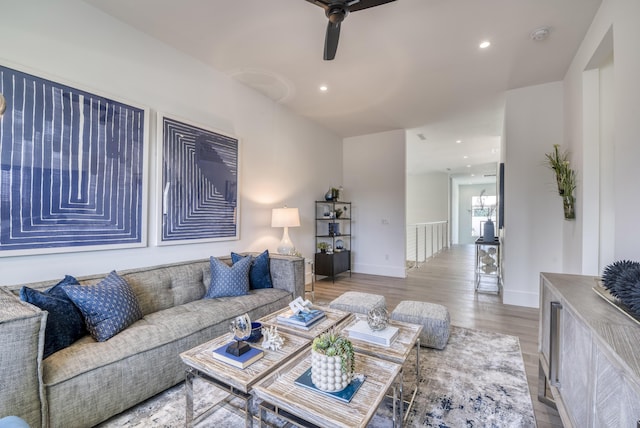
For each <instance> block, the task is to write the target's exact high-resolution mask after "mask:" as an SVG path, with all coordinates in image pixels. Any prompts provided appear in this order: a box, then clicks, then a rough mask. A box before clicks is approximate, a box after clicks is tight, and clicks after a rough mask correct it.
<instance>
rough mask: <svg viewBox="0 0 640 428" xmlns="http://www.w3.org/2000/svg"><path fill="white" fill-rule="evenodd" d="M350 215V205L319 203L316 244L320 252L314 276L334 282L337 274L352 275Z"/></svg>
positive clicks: (330, 202) (316, 258)
mask: <svg viewBox="0 0 640 428" xmlns="http://www.w3.org/2000/svg"><path fill="white" fill-rule="evenodd" d="M327 213H328V215H327ZM338 213H340V215H338ZM351 213H352V211H351V202H344V201H337V200H330V201H326V200H325V201H316V203H315V231H316V235H315V243H316V248H317V249H318V250H319V252H317V253H316V254H315V258H314V268H315V269H314V273H315V275H322V276H328V277H331V278H332V279H333V280H334V281H335V277H336V275H337V274H339V273H342V272H347V271H349V273H351V251H350V249H351V238H352V236H351V230H352V229H351V220H352V219H351Z"/></svg>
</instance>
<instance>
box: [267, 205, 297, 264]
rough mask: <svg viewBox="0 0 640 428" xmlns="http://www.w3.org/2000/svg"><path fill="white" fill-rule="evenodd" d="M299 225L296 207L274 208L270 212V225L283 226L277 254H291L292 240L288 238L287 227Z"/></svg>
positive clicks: (292, 248)
mask: <svg viewBox="0 0 640 428" xmlns="http://www.w3.org/2000/svg"><path fill="white" fill-rule="evenodd" d="M299 226H300V213H299V212H298V209H297V208H287V207H284V208H274V209H273V210H272V212H271V227H284V233H283V234H282V241H280V245H279V246H278V253H279V254H291V253H292V252H293V250H294V248H295V247H294V246H293V242H291V239H290V238H289V228H290V227H299Z"/></svg>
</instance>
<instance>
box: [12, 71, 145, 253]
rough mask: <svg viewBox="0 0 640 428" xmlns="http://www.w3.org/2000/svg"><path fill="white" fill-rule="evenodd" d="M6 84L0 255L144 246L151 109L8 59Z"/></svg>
mask: <svg viewBox="0 0 640 428" xmlns="http://www.w3.org/2000/svg"><path fill="white" fill-rule="evenodd" d="M0 92H2V94H3V95H4V97H5V98H6V100H7V110H6V112H5V113H4V115H2V116H1V117H0V168H1V169H0V256H2V255H7V254H8V253H9V252H10V251H14V250H33V251H34V252H47V251H46V249H57V250H58V251H78V250H80V249H79V248H76V247H85V246H97V247H103V246H114V247H116V246H117V247H122V246H141V245H144V244H146V243H145V242H143V241H144V237H145V236H146V235H145V234H144V233H143V227H144V219H143V214H144V212H143V211H144V200H143V197H144V178H143V169H144V156H143V155H144V138H145V135H144V131H145V111H144V110H143V109H140V108H135V107H131V106H128V105H126V104H123V103H120V102H117V101H113V100H110V99H107V98H104V97H100V96H97V95H94V94H91V93H88V92H85V91H82V90H79V89H74V88H72V87H69V86H66V85H62V84H59V83H55V82H52V81H50V80H46V79H42V78H39V77H36V76H33V75H30V74H26V73H23V72H20V71H17V70H12V69H10V68H6V67H2V66H0ZM65 248H66V250H65ZM38 250H40V251H38ZM3 252H4V254H3Z"/></svg>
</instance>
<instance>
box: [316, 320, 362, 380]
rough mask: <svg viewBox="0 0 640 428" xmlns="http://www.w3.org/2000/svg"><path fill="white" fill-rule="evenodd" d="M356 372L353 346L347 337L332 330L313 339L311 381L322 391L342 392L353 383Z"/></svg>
mask: <svg viewBox="0 0 640 428" xmlns="http://www.w3.org/2000/svg"><path fill="white" fill-rule="evenodd" d="M354 371H355V355H354V351H353V345H352V344H351V342H350V341H349V339H347V338H346V337H344V336H342V335H339V334H337V333H335V331H333V330H330V331H328V332H326V333H323V334H321V335H319V336H318V337H316V338H315V339H313V344H312V346H311V380H312V381H313V384H314V385H315V386H316V388H318V389H320V390H322V391H329V392H335V391H342V390H343V389H345V388H346V387H347V386H349V384H350V383H351V380H352V379H353V373H354Z"/></svg>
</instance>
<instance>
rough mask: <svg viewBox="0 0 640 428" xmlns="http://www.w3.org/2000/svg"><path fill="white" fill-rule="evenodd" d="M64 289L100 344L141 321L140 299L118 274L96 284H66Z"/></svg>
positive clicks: (112, 274)
mask: <svg viewBox="0 0 640 428" xmlns="http://www.w3.org/2000/svg"><path fill="white" fill-rule="evenodd" d="M62 289H63V290H64V291H65V292H66V293H67V295H68V296H69V298H70V299H71V300H72V301H73V303H75V304H76V306H77V307H78V308H80V311H81V312H82V315H83V316H84V320H85V324H86V326H87V330H89V333H90V334H91V336H92V337H93V338H94V339H95V340H97V341H98V342H104V341H105V340H108V339H110V338H112V337H113V336H115V335H116V334H118V333H120V332H121V331H122V330H124V329H125V328H127V327H129V326H130V325H131V324H133V323H134V322H136V321H138V320H139V319H140V318H142V310H140V305H139V304H138V298H137V297H136V295H135V294H134V292H133V290H132V289H131V286H130V285H129V283H128V282H127V281H126V280H125V279H124V278H122V277H121V276H120V275H118V274H117V273H116V271H112V272H111V273H110V274H109V275H107V277H106V278H105V279H103V280H102V281H100V282H99V283H97V284H95V285H65V286H63V287H62Z"/></svg>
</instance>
